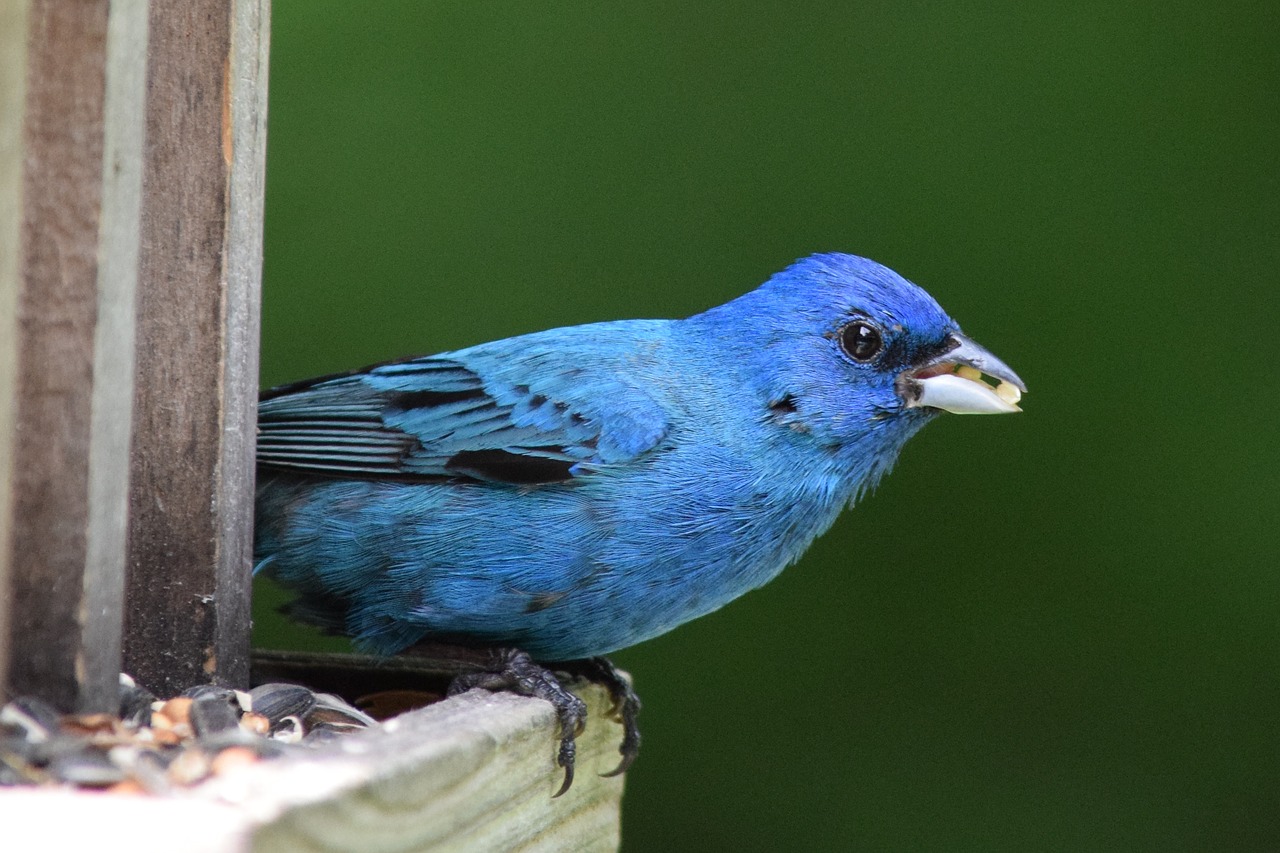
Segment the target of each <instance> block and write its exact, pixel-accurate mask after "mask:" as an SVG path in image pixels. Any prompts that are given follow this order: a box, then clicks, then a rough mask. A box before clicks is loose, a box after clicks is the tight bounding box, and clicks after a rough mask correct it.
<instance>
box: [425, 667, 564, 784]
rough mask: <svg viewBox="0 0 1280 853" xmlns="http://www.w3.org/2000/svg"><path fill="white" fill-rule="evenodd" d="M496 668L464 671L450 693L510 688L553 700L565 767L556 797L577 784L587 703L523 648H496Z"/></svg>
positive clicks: (558, 760) (559, 759)
mask: <svg viewBox="0 0 1280 853" xmlns="http://www.w3.org/2000/svg"><path fill="white" fill-rule="evenodd" d="M492 660H493V663H494V667H493V669H492V670H491V671H488V672H464V673H462V674H461V675H459V676H458V677H456V678H455V679H454V680H453V683H452V684H450V685H449V695H450V696H456V695H458V694H459V693H465V692H467V691H468V690H470V689H471V688H473V687H480V688H482V689H484V690H508V691H510V692H512V693H517V694H519V695H521V696H531V697H533V698H534V699H543V700H545V701H547V702H550V703H551V705H552V707H553V708H555V709H556V718H557V719H558V720H559V722H560V749H559V751H558V752H557V753H556V764H557V765H559V766H560V767H562V768H564V784H563V785H561V786H560V790H559V791H557V792H556V793H555V796H557V797H558V796H560V795H561V794H563V793H564V792H565V791H567V790H569V786H570V785H572V784H573V768H574V761H575V760H576V758H577V755H578V747H577V742H576V739H577V737H578V735H580V734H582V730H583V728H585V727H586V724H587V706H586V703H584V702H583V701H582V700H581V699H579V698H578V697H577V696H574V695H573V694H572V693H570V692H569V691H568V690H566V689H565V688H564V685H562V684H561V683H560V679H558V678H556V676H555V673H553V672H552V671H551V670H549V669H547V668H546V667H543V666H540V665H538V664H537V663H535V662H534V661H533V658H531V657H529V655H528V653H527V652H522V651H520V650H519V649H494V650H493V658H492Z"/></svg>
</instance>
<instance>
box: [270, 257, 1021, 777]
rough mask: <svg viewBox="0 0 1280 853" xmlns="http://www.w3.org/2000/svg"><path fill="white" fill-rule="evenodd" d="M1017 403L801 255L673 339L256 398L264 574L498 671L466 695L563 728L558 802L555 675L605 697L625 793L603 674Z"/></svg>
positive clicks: (933, 306)
mask: <svg viewBox="0 0 1280 853" xmlns="http://www.w3.org/2000/svg"><path fill="white" fill-rule="evenodd" d="M988 379H989V380H990V381H987V380H988ZM1025 390H1026V387H1025V385H1024V384H1023V382H1022V381H1021V380H1020V379H1019V378H1018V376H1017V375H1016V374H1015V373H1014V372H1013V371H1012V370H1010V369H1009V367H1008V366H1006V365H1005V364H1004V363H1003V362H1002V361H1000V360H999V359H998V358H996V357H995V356H994V355H992V354H991V353H990V352H988V351H987V350H985V349H983V348H982V347H980V346H978V345H977V344H976V343H974V342H973V341H972V340H970V339H969V338H967V337H965V336H964V335H963V334H962V333H961V332H960V327H959V326H958V325H957V324H956V323H955V321H953V320H952V319H951V318H950V317H948V316H947V314H946V313H945V312H944V311H943V310H942V308H941V307H940V306H939V305H938V304H937V302H935V301H934V300H933V298H932V297H930V296H929V295H928V294H927V293H925V291H924V290H922V289H920V288H919V287H917V286H916V285H914V284H912V283H910V282H908V281H907V280H905V279H903V278H902V277H900V276H899V275H897V274H896V273H894V272H893V271H891V270H889V269H887V268H885V267H883V266H880V265H879V264H876V263H874V262H872V261H869V260H866V259H864V258H859V257H855V256H852V255H843V254H822V255H814V256H812V257H809V258H806V259H802V260H800V261H797V262H796V263H795V264H793V265H792V266H790V267H789V268H787V269H786V270H784V271H782V272H780V273H778V274H776V275H774V276H773V277H772V278H770V279H769V281H767V282H766V283H765V284H763V285H761V286H760V287H759V288H757V289H756V290H754V291H751V292H749V293H747V294H745V295H743V296H741V297H739V298H737V299H734V300H733V301H731V302H728V303H726V304H724V305H721V306H718V307H716V308H712V309H710V310H708V311H706V312H704V313H701V314H698V315H695V316H693V317H689V318H687V319H683V320H627V321H620V322H606V323H593V324H590V325H583V326H575V327H571V328H561V329H552V330H549V331H545V332H538V333H535V334H528V335H521V336H519V337H514V338H508V339H506V340H500V341H494V342H492V343H486V344H480V345H479V346H474V347H470V348H468V349H463V350H458V351H456V352H448V353H442V354H439V355H432V356H424V357H419V358H409V359H404V360H400V361H394V362H390V363H386V364H381V365H377V366H374V367H369V368H365V369H363V370H359V371H355V372H353V373H349V374H344V375H339V376H333V377H326V378H321V379H315V380H311V381H307V382H302V383H297V384H293V385H288V386H284V387H281V388H277V389H274V390H271V391H268V392H266V393H264V395H263V396H262V400H261V405H260V408H259V421H258V424H259V438H258V466H259V489H258V495H257V533H256V543H255V545H256V547H255V551H256V554H255V556H256V560H257V564H258V569H260V570H262V571H264V572H265V573H267V574H268V575H270V576H272V577H274V578H276V579H277V580H278V581H280V582H281V583H282V584H284V585H285V586H286V587H289V588H290V589H292V590H293V591H294V592H295V593H296V595H297V599H296V601H295V603H294V605H293V606H292V610H291V612H292V613H293V614H295V615H296V616H298V617H300V618H302V619H305V620H307V621H310V622H312V623H315V624H318V625H320V626H323V627H325V628H328V629H330V630H333V631H336V632H340V633H343V634H346V635H349V636H351V637H353V638H354V639H355V642H356V643H357V645H358V647H361V648H363V649H366V650H369V651H372V652H375V653H377V654H382V655H390V654H395V653H397V652H401V651H403V650H406V649H408V648H410V647H411V646H415V645H416V644H420V643H423V642H427V641H431V642H444V643H450V644H453V645H454V646H455V647H458V648H479V649H487V650H492V651H491V652H486V653H485V654H487V655H488V657H482V658H480V659H478V662H477V664H476V669H477V671H475V672H469V673H467V674H466V675H463V676H461V677H460V678H459V679H458V680H457V681H456V682H455V687H456V688H457V689H465V688H467V687H471V686H485V687H490V688H512V689H516V690H518V691H520V692H523V693H525V694H528V695H534V696H539V697H541V698H545V699H548V700H549V701H551V702H552V703H553V704H555V705H556V707H557V711H558V713H559V715H560V716H559V720H560V723H561V726H560V751H559V753H558V757H557V761H558V763H559V764H560V765H561V766H562V767H563V768H564V770H565V781H564V787H562V789H561V792H563V791H564V790H565V789H567V787H568V785H569V784H570V782H571V781H572V770H573V757H574V753H573V738H574V735H575V734H576V732H577V731H578V730H579V729H580V727H581V726H582V725H583V724H584V722H585V718H584V714H585V709H584V708H583V707H582V705H581V702H580V701H579V700H578V699H577V698H576V697H575V696H573V695H572V694H570V693H568V692H567V691H565V690H564V689H563V687H561V686H560V684H559V681H558V680H557V678H556V676H555V675H554V674H553V670H554V671H560V672H572V673H582V674H585V675H588V676H590V677H594V678H598V679H599V680H601V681H603V682H605V683H606V684H607V685H608V686H609V687H610V690H611V691H612V692H613V696H614V708H613V714H614V716H615V717H616V718H618V719H619V720H620V721H621V722H623V723H624V727H625V731H626V735H625V737H624V742H623V745H622V747H620V751H621V752H622V755H623V760H622V764H621V765H620V766H619V769H618V771H615V772H621V770H623V769H625V767H626V766H627V765H628V764H630V762H631V760H632V759H634V757H635V753H636V751H637V750H638V746H639V735H638V732H637V731H636V727H635V713H636V711H637V710H638V708H639V703H638V701H637V700H636V699H635V696H634V694H633V693H631V692H630V688H629V686H628V685H627V683H626V682H625V681H624V680H623V679H622V678H621V677H620V675H619V674H618V673H617V672H616V671H615V670H613V668H612V665H611V664H609V662H608V661H607V660H606V659H605V658H603V657H602V656H603V655H606V654H608V653H609V652H612V651H614V650H617V649H621V648H624V647H627V646H630V645H633V644H635V643H639V642H641V641H642V640H646V639H648V638H650V637H654V636H657V635H659V634H662V633H664V632H666V631H669V630H671V629H672V628H675V627H676V626H677V625H680V624H681V623H683V622H686V621H688V620H690V619H693V618H695V617H698V616H702V615H704V614H706V613H710V612H711V611H713V610H716V609H717V608H719V607H722V606H723V605H725V604H727V603H728V602H730V601H732V600H733V599H735V598H737V597H738V596H740V595H742V594H743V593H744V592H747V591H748V590H751V589H754V588H756V587H758V586H760V585H762V584H764V583H765V582H767V581H769V580H770V579H772V578H773V577H774V576H776V575H777V574H778V573H779V572H780V571H782V569H783V568H784V567H785V566H787V565H789V564H791V563H793V562H795V561H796V559H798V558H799V557H800V555H801V554H802V553H803V552H804V550H805V548H806V547H808V545H809V543H810V542H812V541H813V540H814V538H815V537H817V536H818V535H819V534H821V533H822V532H823V531H825V530H826V529H827V528H828V527H830V526H831V524H832V522H833V521H835V519H836V516H837V515H838V514H839V513H840V511H841V510H842V509H843V508H844V507H846V506H851V505H852V504H853V503H855V502H856V501H857V500H858V498H859V497H860V496H861V495H862V494H863V493H864V492H866V491H867V490H868V489H870V488H871V487H873V486H874V485H875V484H876V482H877V481H878V480H879V479H880V478H881V477H882V476H883V475H884V474H885V473H886V472H887V471H888V470H889V469H890V467H891V466H892V465H893V462H894V460H895V458H896V457H897V455H898V452H899V450H901V448H902V446H903V444H904V443H905V442H906V441H907V439H909V438H910V437H911V436H912V435H914V434H915V432H916V431H917V430H919V429H920V428H921V427H923V426H924V425H925V424H926V423H928V422H929V421H931V420H933V418H934V417H935V416H937V415H938V414H939V413H940V412H943V411H949V412H958V413H1000V412H1016V411H1019V409H1018V407H1017V405H1016V404H1017V402H1018V400H1019V397H1020V392H1022V391H1025ZM566 662H576V663H572V664H571V663H566ZM544 663H545V664H548V666H547V667H545V668H544V667H543V666H542V665H541V664H544Z"/></svg>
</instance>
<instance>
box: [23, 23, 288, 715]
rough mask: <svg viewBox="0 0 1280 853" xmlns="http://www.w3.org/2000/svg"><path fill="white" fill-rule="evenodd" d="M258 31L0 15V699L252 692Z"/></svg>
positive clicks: (103, 704)
mask: <svg viewBox="0 0 1280 853" xmlns="http://www.w3.org/2000/svg"><path fill="white" fill-rule="evenodd" d="M267 21H268V0H75V2H71V0H0V688H3V694H0V695H4V696H10V695H16V694H34V695H38V696H42V697H43V698H45V699H47V700H49V701H51V702H53V703H54V704H56V705H58V706H60V707H62V708H64V709H66V710H71V709H73V708H77V709H81V710H108V709H111V708H112V707H113V706H114V705H115V704H116V696H117V690H118V688H117V686H116V685H117V678H118V674H119V672H120V670H121V663H122V639H121V626H122V623H123V624H124V625H125V626H126V630H127V633H128V636H127V638H126V639H125V640H124V648H123V662H124V666H125V669H127V670H130V671H132V672H133V673H134V674H135V675H136V676H137V677H138V678H139V680H140V681H141V682H142V683H143V684H145V685H147V686H149V687H151V688H152V689H153V690H156V691H157V692H161V693H176V692H178V691H180V690H182V689H183V688H185V687H188V686H190V685H192V684H195V683H198V682H207V681H210V680H214V681H219V682H222V683H228V684H236V685H243V684H246V683H247V681H248V646H249V568H250V567H249V560H250V548H251V542H252V510H253V441H254V432H255V428H254V425H255V420H256V400H257V384H258V360H257V345H258V305H259V284H260V270H261V258H262V189H263V165H264V158H265V117H266V67H267V32H268V26H267ZM135 340H136V347H135ZM135 368H136V369H135ZM131 430H132V434H131ZM126 519H127V520H128V530H127V533H126ZM126 555H127V559H126ZM126 565H127V569H128V570H127V572H126ZM126 576H127V578H126ZM126 594H127V605H126V604H125V597H126Z"/></svg>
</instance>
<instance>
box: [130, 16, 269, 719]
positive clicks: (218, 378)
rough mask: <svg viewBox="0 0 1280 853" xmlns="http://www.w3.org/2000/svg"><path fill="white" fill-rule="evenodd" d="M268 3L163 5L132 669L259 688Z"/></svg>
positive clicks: (145, 290) (151, 127)
mask: <svg viewBox="0 0 1280 853" xmlns="http://www.w3.org/2000/svg"><path fill="white" fill-rule="evenodd" d="M268 14H269V13H268V4H267V2H266V0H152V2H151V4H150V50H149V56H148V88H149V91H148V103H147V113H146V133H147V151H146V158H145V171H144V175H143V205H142V209H143V218H142V246H143V256H142V265H141V276H140V283H139V306H140V313H139V317H140V325H139V329H138V364H137V381H136V384H135V389H136V396H135V399H134V418H133V435H134V440H133V450H132V484H131V491H130V503H129V507H130V529H129V577H128V604H127V608H126V617H125V618H126V630H125V667H126V669H127V670H128V671H129V672H130V673H131V674H133V675H134V676H135V677H136V678H137V679H138V680H139V682H140V683H142V684H145V685H147V686H148V687H149V688H150V689H151V690H153V691H156V692H157V693H163V694H172V693H176V692H179V691H181V690H182V689H184V688H186V687H189V686H191V685H193V684H197V683H202V682H208V681H210V680H213V681H215V682H218V683H223V684H231V685H236V686H243V685H245V684H247V682H248V666H249V664H248V649H249V632H248V625H249V609H248V608H249V580H250V564H249V563H250V559H251V553H252V510H253V439H254V431H255V424H256V405H257V385H258V352H257V349H258V306H259V301H260V300H259V292H260V281H261V263H262V187H263V165H264V158H265V140H266V68H267V52H266V51H267V33H268V24H267V21H268Z"/></svg>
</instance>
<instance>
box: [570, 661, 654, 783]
mask: <svg viewBox="0 0 1280 853" xmlns="http://www.w3.org/2000/svg"><path fill="white" fill-rule="evenodd" d="M556 668H557V669H562V670H564V671H565V672H568V673H569V674H571V675H576V676H578V677H579V678H585V679H586V680H587V681H591V682H594V683H596V684H599V685H602V686H603V687H604V688H605V689H607V690H608V691H609V699H610V701H611V702H612V704H611V705H610V707H609V719H611V720H613V721H614V722H615V723H618V724H619V725H621V726H622V743H621V744H620V745H619V746H618V752H620V753H622V761H621V762H619V763H618V766H617V767H615V768H614V769H613V770H610V771H609V772H608V773H602V774H601V775H602V776H621V775H622V774H623V773H625V772H627V768H628V767H630V766H631V764H632V763H633V762H634V761H635V760H636V756H637V755H639V754H640V729H639V727H637V725H636V716H637V715H638V714H639V713H640V697H639V696H637V695H636V691H635V690H634V689H633V688H632V687H631V681H630V680H629V679H627V677H626V676H624V675H623V674H622V673H621V672H619V671H618V668H617V667H616V666H614V665H613V661H611V660H609V659H608V658H606V657H594V658H586V659H585V660H576V661H568V662H566V663H559V664H556Z"/></svg>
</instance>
